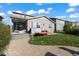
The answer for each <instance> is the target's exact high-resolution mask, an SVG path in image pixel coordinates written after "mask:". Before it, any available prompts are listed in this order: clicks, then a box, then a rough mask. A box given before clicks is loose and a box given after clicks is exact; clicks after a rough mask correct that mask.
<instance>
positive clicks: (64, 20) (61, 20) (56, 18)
mask: <svg viewBox="0 0 79 59" xmlns="http://www.w3.org/2000/svg"><path fill="white" fill-rule="evenodd" d="M50 19H52V20H61V21H65V22H71V23H76V22H72V21H68V20H62V19H58V18H50Z"/></svg>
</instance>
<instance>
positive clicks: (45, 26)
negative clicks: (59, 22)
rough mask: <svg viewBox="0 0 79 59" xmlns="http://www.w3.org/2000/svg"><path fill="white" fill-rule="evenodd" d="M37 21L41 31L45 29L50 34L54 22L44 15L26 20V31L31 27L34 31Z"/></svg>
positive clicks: (33, 31) (52, 30)
mask: <svg viewBox="0 0 79 59" xmlns="http://www.w3.org/2000/svg"><path fill="white" fill-rule="evenodd" d="M37 23H39V24H40V29H41V31H42V30H47V31H48V33H49V34H52V33H53V32H54V23H52V22H51V21H49V20H48V19H47V18H45V17H41V18H37V19H32V20H28V27H27V29H28V31H29V30H30V28H31V30H32V33H35V30H36V29H37V27H36V25H37ZM49 26H51V28H49Z"/></svg>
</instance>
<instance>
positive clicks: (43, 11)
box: [26, 8, 52, 15]
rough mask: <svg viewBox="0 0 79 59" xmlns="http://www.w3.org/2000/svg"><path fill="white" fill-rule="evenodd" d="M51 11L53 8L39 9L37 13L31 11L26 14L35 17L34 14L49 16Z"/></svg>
mask: <svg viewBox="0 0 79 59" xmlns="http://www.w3.org/2000/svg"><path fill="white" fill-rule="evenodd" d="M51 10H52V8H48V9H47V10H45V9H39V10H37V11H35V10H29V11H27V12H26V14H28V15H33V14H36V13H37V14H49V13H50V11H51Z"/></svg>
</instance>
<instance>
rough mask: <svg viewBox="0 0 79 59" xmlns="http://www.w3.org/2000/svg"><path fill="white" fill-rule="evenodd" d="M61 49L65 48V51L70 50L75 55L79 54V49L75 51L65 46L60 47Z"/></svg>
mask: <svg viewBox="0 0 79 59" xmlns="http://www.w3.org/2000/svg"><path fill="white" fill-rule="evenodd" d="M59 48H60V49H63V50H65V51H68V52H69V53H71V54H72V55H73V56H79V51H74V50H71V49H68V48H65V47H59Z"/></svg>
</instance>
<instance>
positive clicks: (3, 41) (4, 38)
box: [0, 22, 11, 55]
mask: <svg viewBox="0 0 79 59" xmlns="http://www.w3.org/2000/svg"><path fill="white" fill-rule="evenodd" d="M10 39H11V35H10V30H9V28H8V27H7V26H5V25H4V24H2V22H0V55H1V54H2V53H4V50H5V49H6V46H7V45H8V44H9V42H10Z"/></svg>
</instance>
